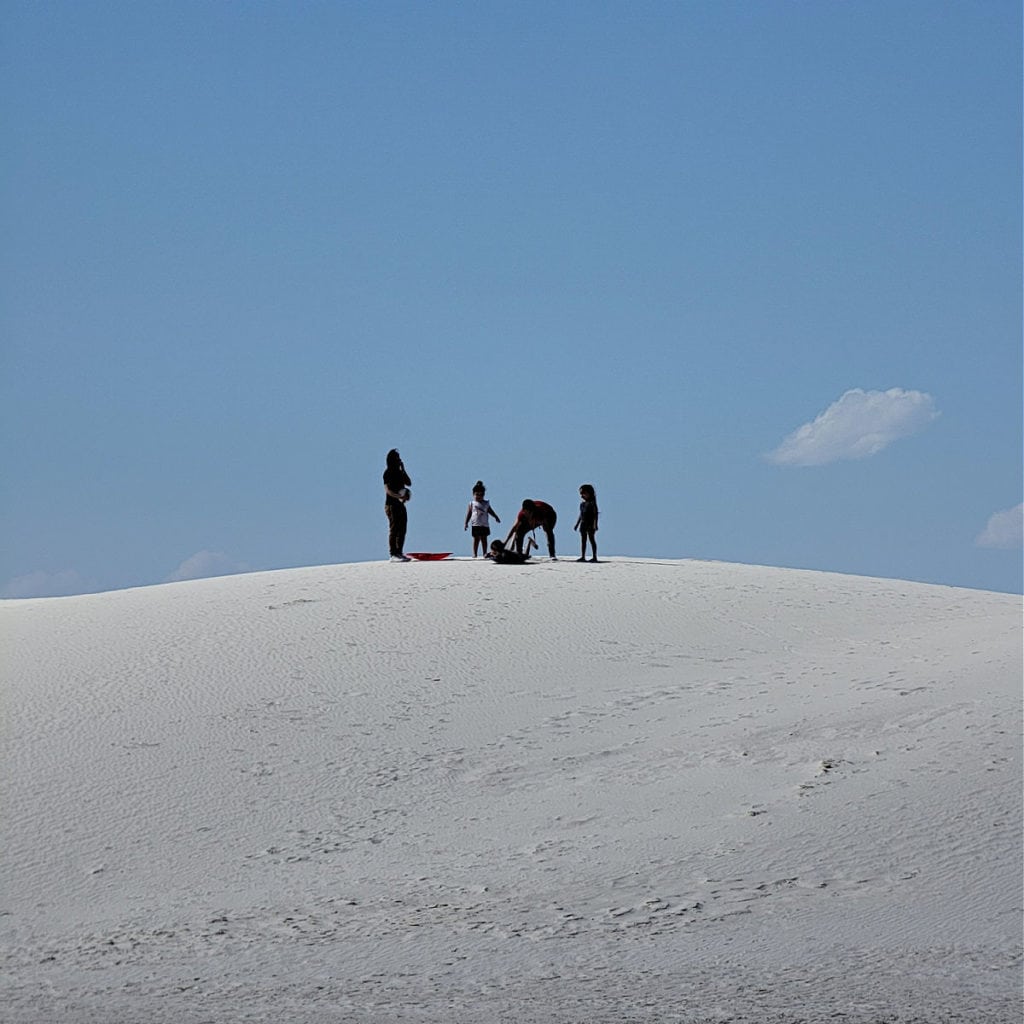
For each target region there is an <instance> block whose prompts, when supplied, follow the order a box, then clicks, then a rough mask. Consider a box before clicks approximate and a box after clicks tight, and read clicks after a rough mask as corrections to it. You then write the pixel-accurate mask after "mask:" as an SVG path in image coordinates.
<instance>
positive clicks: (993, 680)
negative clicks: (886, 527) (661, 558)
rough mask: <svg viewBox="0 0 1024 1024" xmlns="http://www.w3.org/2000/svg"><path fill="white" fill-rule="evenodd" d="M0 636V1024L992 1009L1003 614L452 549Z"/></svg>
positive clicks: (1005, 718) (6, 618)
mask: <svg viewBox="0 0 1024 1024" xmlns="http://www.w3.org/2000/svg"><path fill="white" fill-rule="evenodd" d="M0 623H2V629H3V636H4V638H5V639H4V642H5V647H6V649H7V653H6V656H5V668H4V681H3V689H2V696H3V731H2V762H0V765H2V774H3V779H2V822H3V858H2V866H0V935H2V940H3V954H2V955H3V959H2V961H0V963H2V972H0V974H2V980H0V1018H2V1019H3V1020H4V1021H8V1022H12V1024H26V1022H33V1024H43V1022H48V1024H49V1022H71V1024H80V1022H81V1024H85V1022H100V1024H129V1022H132V1024H134V1022H140V1024H141V1022H147V1024H154V1022H155V1024H160V1022H174V1024H180V1022H184V1024H198V1022H213V1024H221V1022H231V1024H234V1022H241V1021H268V1022H269V1021H273V1022H327V1021H331V1022H335V1021H337V1022H341V1021H353V1022H366V1024H383V1022H389V1024H390V1022H397V1021H407V1022H409V1021H411V1022H438V1024H440V1022H467V1024H478V1022H479V1024H483V1022H488V1024H489V1022H495V1021H508V1022H524V1024H526V1022H538V1024H540V1022H545V1024H548V1022H551V1024H554V1022H560V1024H561V1022H577V1021H578V1022H609V1024H611V1022H615V1024H619V1022H658V1024H661V1022H676V1024H693V1022H698V1021H716V1022H728V1021H735V1022H738V1021H745V1022H771V1021H777V1022H783V1021H785V1022H796V1021H805V1022H818V1021H829V1022H831V1024H835V1022H836V1021H843V1022H846V1024H866V1022H872V1024H876V1022H883V1021H885V1022H895V1021H906V1022H909V1021H915V1022H945V1021H961V1022H1001V1024H1002V1022H1011V1021H1012V1022H1014V1024H1016V1022H1018V1021H1019V1020H1020V1016H1021V879H1022V857H1021V836H1022V831H1021V777H1022V776H1021V744H1020V726H1021V599H1020V598H1019V597H1016V596H1012V595H1004V594H991V593H984V592H977V591H968V590H957V589H951V588H946V587H937V586H925V585H920V584H911V583H901V582H894V581H891V580H875V579H862V578H856V577H848V576H837V575H830V574H825V573H814V572H798V571H793V570H780V569H768V568H756V567H747V566H736V565H722V564H712V563H701V562H657V561H651V560H627V559H613V560H611V561H609V562H606V563H604V564H602V565H596V566H592V565H578V564H576V563H575V562H558V563H548V562H544V561H542V562H539V563H538V564H537V565H534V566H529V567H521V568H520V567H505V566H493V565H491V564H489V563H483V562H479V561H478V562H473V561H471V560H469V559H460V560H450V561H447V562H438V563H424V564H416V563H413V564H409V565H391V564H387V563H365V564H356V565H342V566H333V567H324V568H313V569H302V570H290V571H282V572H273V573H260V574H253V575H248V576H235V577H229V578H224V579H215V580H203V581H196V582H190V583H178V584H171V585H166V586H161V587H153V588H149V589H142V590H135V591H124V592H118V593H110V594H100V595H90V596H82V597H72V598H54V599H49V600H21V601H8V602H3V603H2V604H0Z"/></svg>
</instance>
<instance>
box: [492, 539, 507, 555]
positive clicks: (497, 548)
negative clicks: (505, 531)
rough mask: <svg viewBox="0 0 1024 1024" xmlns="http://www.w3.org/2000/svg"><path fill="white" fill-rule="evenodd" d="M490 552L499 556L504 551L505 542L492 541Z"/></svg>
mask: <svg viewBox="0 0 1024 1024" xmlns="http://www.w3.org/2000/svg"><path fill="white" fill-rule="evenodd" d="M491 550H492V551H493V552H494V553H495V554H496V555H500V554H501V553H502V551H504V550H505V542H504V541H503V540H492V541H491Z"/></svg>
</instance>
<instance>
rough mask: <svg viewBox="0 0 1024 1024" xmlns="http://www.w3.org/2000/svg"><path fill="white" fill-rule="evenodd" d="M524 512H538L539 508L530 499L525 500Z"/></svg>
mask: <svg viewBox="0 0 1024 1024" xmlns="http://www.w3.org/2000/svg"><path fill="white" fill-rule="evenodd" d="M523 511H524V512H530V513H533V512H536V511H537V506H536V505H534V503H533V502H532V501H531V500H530V499H529V498H523Z"/></svg>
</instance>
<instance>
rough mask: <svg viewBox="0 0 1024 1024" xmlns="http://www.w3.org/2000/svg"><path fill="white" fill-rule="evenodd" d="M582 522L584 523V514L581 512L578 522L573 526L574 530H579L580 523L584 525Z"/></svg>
mask: <svg viewBox="0 0 1024 1024" xmlns="http://www.w3.org/2000/svg"><path fill="white" fill-rule="evenodd" d="M582 522H583V513H582V512H581V513H580V514H579V517H578V518H577V519H576V522H575V523H574V524H573V529H574V530H578V529H579V528H580V523H582Z"/></svg>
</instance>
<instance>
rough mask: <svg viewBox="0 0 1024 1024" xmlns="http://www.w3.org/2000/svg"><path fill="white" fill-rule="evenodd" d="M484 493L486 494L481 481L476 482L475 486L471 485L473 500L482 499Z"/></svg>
mask: <svg viewBox="0 0 1024 1024" xmlns="http://www.w3.org/2000/svg"><path fill="white" fill-rule="evenodd" d="M486 493H487V488H486V487H484V484H483V481H482V480H477V482H476V483H475V484H473V497H474V498H482V497H483V496H484V495H485V494H486Z"/></svg>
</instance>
